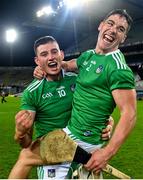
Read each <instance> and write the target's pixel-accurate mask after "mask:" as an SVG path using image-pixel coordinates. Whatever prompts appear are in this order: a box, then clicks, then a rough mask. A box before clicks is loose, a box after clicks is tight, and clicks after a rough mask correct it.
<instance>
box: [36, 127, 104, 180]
mask: <svg viewBox="0 0 143 180" xmlns="http://www.w3.org/2000/svg"><path fill="white" fill-rule="evenodd" d="M63 130H64V131H65V132H66V133H67V134H68V135H69V136H70V137H71V138H72V139H73V140H74V141H75V142H77V143H78V145H79V146H80V147H82V148H83V149H85V150H86V151H87V152H93V151H94V150H96V149H99V148H101V147H102V144H99V145H93V144H89V143H86V142H83V141H81V140H80V139H78V138H76V137H75V136H74V135H72V133H71V132H70V130H69V129H68V128H67V127H66V128H64V129H63ZM70 165H71V163H62V164H57V165H50V166H39V167H37V175H38V179H65V178H66V176H67V174H68V171H69V168H70Z"/></svg>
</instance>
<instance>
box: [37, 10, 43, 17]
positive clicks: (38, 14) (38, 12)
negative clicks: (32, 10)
mask: <svg viewBox="0 0 143 180" xmlns="http://www.w3.org/2000/svg"><path fill="white" fill-rule="evenodd" d="M36 14H37V17H41V16H43V15H44V13H43V12H42V11H37V13H36Z"/></svg>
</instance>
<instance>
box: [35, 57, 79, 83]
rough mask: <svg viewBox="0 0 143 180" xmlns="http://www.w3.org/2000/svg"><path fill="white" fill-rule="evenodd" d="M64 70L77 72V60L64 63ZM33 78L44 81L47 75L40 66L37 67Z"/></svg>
mask: <svg viewBox="0 0 143 180" xmlns="http://www.w3.org/2000/svg"><path fill="white" fill-rule="evenodd" d="M62 68H63V69H64V70H65V71H73V72H77V71H78V68H77V64H76V59H72V60H70V61H62ZM33 76H34V77H35V78H37V79H39V80H40V79H42V78H43V77H44V76H46V73H45V72H44V71H43V70H42V68H41V67H40V66H36V68H35V69H34V72H33Z"/></svg>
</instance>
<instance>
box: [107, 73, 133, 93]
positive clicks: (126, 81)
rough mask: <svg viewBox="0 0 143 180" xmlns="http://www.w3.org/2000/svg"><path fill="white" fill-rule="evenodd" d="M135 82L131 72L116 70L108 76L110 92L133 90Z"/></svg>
mask: <svg viewBox="0 0 143 180" xmlns="http://www.w3.org/2000/svg"><path fill="white" fill-rule="evenodd" d="M134 88H135V81H134V75H133V73H132V71H131V70H116V71H113V72H112V74H111V76H110V90H111V91H113V90H114V89H134Z"/></svg>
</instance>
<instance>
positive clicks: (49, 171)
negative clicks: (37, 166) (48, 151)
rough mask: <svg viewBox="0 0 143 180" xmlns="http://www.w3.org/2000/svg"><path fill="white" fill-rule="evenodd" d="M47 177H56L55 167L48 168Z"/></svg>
mask: <svg viewBox="0 0 143 180" xmlns="http://www.w3.org/2000/svg"><path fill="white" fill-rule="evenodd" d="M48 177H49V178H53V177H56V170H55V169H48Z"/></svg>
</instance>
